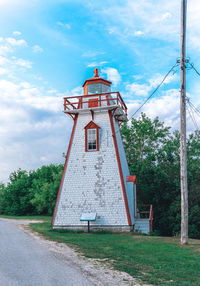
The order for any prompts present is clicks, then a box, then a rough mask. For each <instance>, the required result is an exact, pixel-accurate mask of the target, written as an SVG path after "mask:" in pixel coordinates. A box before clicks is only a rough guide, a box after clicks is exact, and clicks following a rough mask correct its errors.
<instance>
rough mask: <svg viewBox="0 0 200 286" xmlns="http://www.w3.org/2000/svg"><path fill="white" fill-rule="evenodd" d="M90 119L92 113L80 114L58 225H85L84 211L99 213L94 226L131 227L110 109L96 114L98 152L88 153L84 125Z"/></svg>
mask: <svg viewBox="0 0 200 286" xmlns="http://www.w3.org/2000/svg"><path fill="white" fill-rule="evenodd" d="M90 121H91V114H90V113H88V114H79V117H78V119H77V126H76V129H75V132H74V139H73V142H72V146H71V151H70V154H69V158H68V164H67V168H66V171H65V177H64V181H63V184H62V191H61V193H60V199H59V201H58V207H57V212H56V215H55V219H54V227H59V226H60V227H62V226H73V227H76V226H77V227H79V226H84V225H85V222H81V221H80V217H81V215H82V213H84V212H96V213H97V219H96V221H95V222H93V223H92V224H93V225H99V226H116V227H118V226H129V225H130V224H131V221H128V217H127V210H126V206H125V203H124V197H123V189H122V184H121V180H120V173H119V168H118V162H117V157H116V151H115V146H114V142H113V132H112V130H111V125H110V119H109V115H108V111H104V112H98V113H97V112H95V113H94V122H95V123H96V124H97V125H98V126H99V127H100V136H99V151H96V152H85V129H84V127H85V126H86V125H87V124H88V123H89V122H90ZM116 126H117V125H116ZM115 128H116V127H115ZM117 136H118V135H116V137H117ZM117 140H118V141H119V139H117ZM120 148H122V147H120ZM124 156H125V153H124ZM121 160H122V161H123V162H124V160H125V159H124V158H123V159H121ZM123 165H125V163H123ZM123 168H124V167H122V169H123ZM127 194H128V190H127ZM128 196H129V194H128ZM131 203H132V202H131ZM131 203H130V204H131ZM130 208H131V206H130Z"/></svg>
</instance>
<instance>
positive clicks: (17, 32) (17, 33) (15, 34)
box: [13, 31, 22, 36]
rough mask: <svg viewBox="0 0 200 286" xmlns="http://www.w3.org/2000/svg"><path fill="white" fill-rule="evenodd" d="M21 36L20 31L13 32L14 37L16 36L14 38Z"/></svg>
mask: <svg viewBox="0 0 200 286" xmlns="http://www.w3.org/2000/svg"><path fill="white" fill-rule="evenodd" d="M21 34H22V33H21V32H19V31H14V32H13V35H14V36H20V35H21Z"/></svg>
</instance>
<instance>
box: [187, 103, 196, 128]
mask: <svg viewBox="0 0 200 286" xmlns="http://www.w3.org/2000/svg"><path fill="white" fill-rule="evenodd" d="M190 108H191V107H190V106H187V110H188V113H189V116H190V118H191V119H192V122H193V124H194V127H195V128H196V130H199V127H198V125H197V122H196V119H195V117H194V114H192V109H191V113H190Z"/></svg>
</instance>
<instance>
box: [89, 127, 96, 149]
mask: <svg viewBox="0 0 200 286" xmlns="http://www.w3.org/2000/svg"><path fill="white" fill-rule="evenodd" d="M87 150H88V151H90V150H97V130H96V129H88V130H87Z"/></svg>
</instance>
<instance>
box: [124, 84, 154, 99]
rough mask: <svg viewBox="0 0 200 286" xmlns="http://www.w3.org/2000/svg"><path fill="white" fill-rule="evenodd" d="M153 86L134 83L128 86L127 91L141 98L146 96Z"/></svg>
mask: <svg viewBox="0 0 200 286" xmlns="http://www.w3.org/2000/svg"><path fill="white" fill-rule="evenodd" d="M151 88H152V87H151V86H150V85H147V84H138V83H132V84H128V85H127V86H126V90H127V91H128V92H129V93H133V94H135V95H139V96H146V95H147V94H148V93H149V91H150V90H151Z"/></svg>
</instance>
